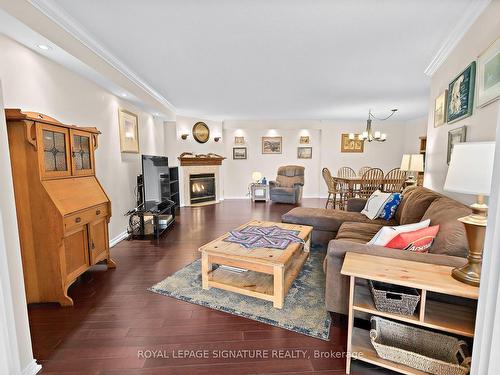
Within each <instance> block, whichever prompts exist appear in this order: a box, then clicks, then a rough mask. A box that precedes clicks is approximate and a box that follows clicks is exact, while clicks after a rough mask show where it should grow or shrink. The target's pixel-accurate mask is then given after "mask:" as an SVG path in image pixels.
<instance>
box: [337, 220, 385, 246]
mask: <svg viewBox="0 0 500 375" xmlns="http://www.w3.org/2000/svg"><path fill="white" fill-rule="evenodd" d="M380 228H382V225H380V224H369V223H353V222H346V223H344V224H342V225H341V226H340V228H339V231H338V233H337V237H335V239H336V240H345V241H351V242H357V243H367V242H368V241H370V240H371V239H372V237H373V236H374V235H375V234H376V233H377V232H378V231H379V230H380Z"/></svg>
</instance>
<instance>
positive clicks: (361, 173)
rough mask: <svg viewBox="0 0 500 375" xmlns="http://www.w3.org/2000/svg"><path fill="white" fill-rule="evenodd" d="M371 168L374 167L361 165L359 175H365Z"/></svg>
mask: <svg viewBox="0 0 500 375" xmlns="http://www.w3.org/2000/svg"><path fill="white" fill-rule="evenodd" d="M370 169H372V167H361V168H359V171H358V176H359V177H363V175H364V174H365V173H366V172H368V171H369V170H370Z"/></svg>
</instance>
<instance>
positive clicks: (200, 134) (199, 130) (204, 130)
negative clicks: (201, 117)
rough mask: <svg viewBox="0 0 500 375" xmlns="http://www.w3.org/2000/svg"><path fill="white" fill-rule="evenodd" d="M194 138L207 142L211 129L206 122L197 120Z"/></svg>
mask: <svg viewBox="0 0 500 375" xmlns="http://www.w3.org/2000/svg"><path fill="white" fill-rule="evenodd" d="M193 138H194V139H195V140H196V142H198V143H207V142H208V140H209V139H210V129H209V128H208V125H207V124H205V123H204V122H201V121H200V122H197V123H196V124H194V125H193Z"/></svg>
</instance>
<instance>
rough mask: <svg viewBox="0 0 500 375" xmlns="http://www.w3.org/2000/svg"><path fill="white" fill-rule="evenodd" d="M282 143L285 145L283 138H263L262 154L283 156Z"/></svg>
mask: <svg viewBox="0 0 500 375" xmlns="http://www.w3.org/2000/svg"><path fill="white" fill-rule="evenodd" d="M282 143H283V138H282V137H262V153H263V154H281V153H282Z"/></svg>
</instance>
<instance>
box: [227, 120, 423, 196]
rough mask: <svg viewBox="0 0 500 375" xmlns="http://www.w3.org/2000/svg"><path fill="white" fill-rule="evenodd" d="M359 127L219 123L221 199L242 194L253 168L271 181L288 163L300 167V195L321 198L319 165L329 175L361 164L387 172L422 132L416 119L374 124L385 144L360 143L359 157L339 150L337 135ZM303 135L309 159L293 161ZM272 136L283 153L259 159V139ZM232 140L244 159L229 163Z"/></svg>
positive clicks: (360, 127)
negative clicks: (240, 140) (241, 146)
mask: <svg viewBox="0 0 500 375" xmlns="http://www.w3.org/2000/svg"><path fill="white" fill-rule="evenodd" d="M365 126H366V122H365V121H359V122H340V121H326V120H324V121H305V120H304V121H298V120H293V121H285V120H248V121H243V120H239V121H225V122H224V126H223V128H224V137H223V140H224V144H225V152H224V155H225V156H227V158H228V160H226V161H224V174H225V183H224V197H225V198H241V197H243V196H245V194H246V193H247V190H248V184H249V183H250V182H251V174H252V172H253V171H256V170H258V171H260V172H262V173H263V175H264V176H266V177H267V178H268V179H269V178H270V179H275V178H276V171H277V168H278V167H279V166H281V165H288V164H298V165H304V166H305V167H306V171H305V174H306V183H305V186H304V196H309V197H318V196H321V197H324V196H326V195H327V190H326V185H325V183H324V182H323V179H322V176H321V169H322V168H323V167H328V168H329V169H330V170H331V171H332V173H334V174H335V173H336V171H337V170H338V169H339V168H340V167H342V166H350V167H352V168H354V169H355V170H356V171H357V170H358V169H359V168H361V167H363V166H372V167H379V168H381V169H382V170H384V172H387V171H389V170H390V169H392V168H395V167H398V166H399V165H400V164H401V156H402V154H403V153H408V152H417V150H418V146H419V139H418V137H419V136H422V135H424V134H425V122H424V121H423V120H422V119H420V120H415V121H411V122H408V123H399V122H396V121H388V122H374V123H373V127H374V129H375V130H380V131H382V132H385V133H387V137H388V139H387V141H386V142H384V143H378V142H372V143H368V142H366V143H365V150H364V152H363V153H342V152H340V144H341V134H342V133H349V132H360V131H362V130H364V127H365ZM307 134H309V135H310V138H311V142H312V143H311V146H312V147H313V158H312V159H311V160H306V159H298V158H297V147H298V146H300V145H299V137H300V135H307ZM272 135H276V136H282V137H283V154H281V155H262V151H261V137H262V136H272ZM235 136H244V137H245V140H246V145H245V146H246V147H247V157H248V159H247V160H232V149H233V147H235V145H234V137H235Z"/></svg>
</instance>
